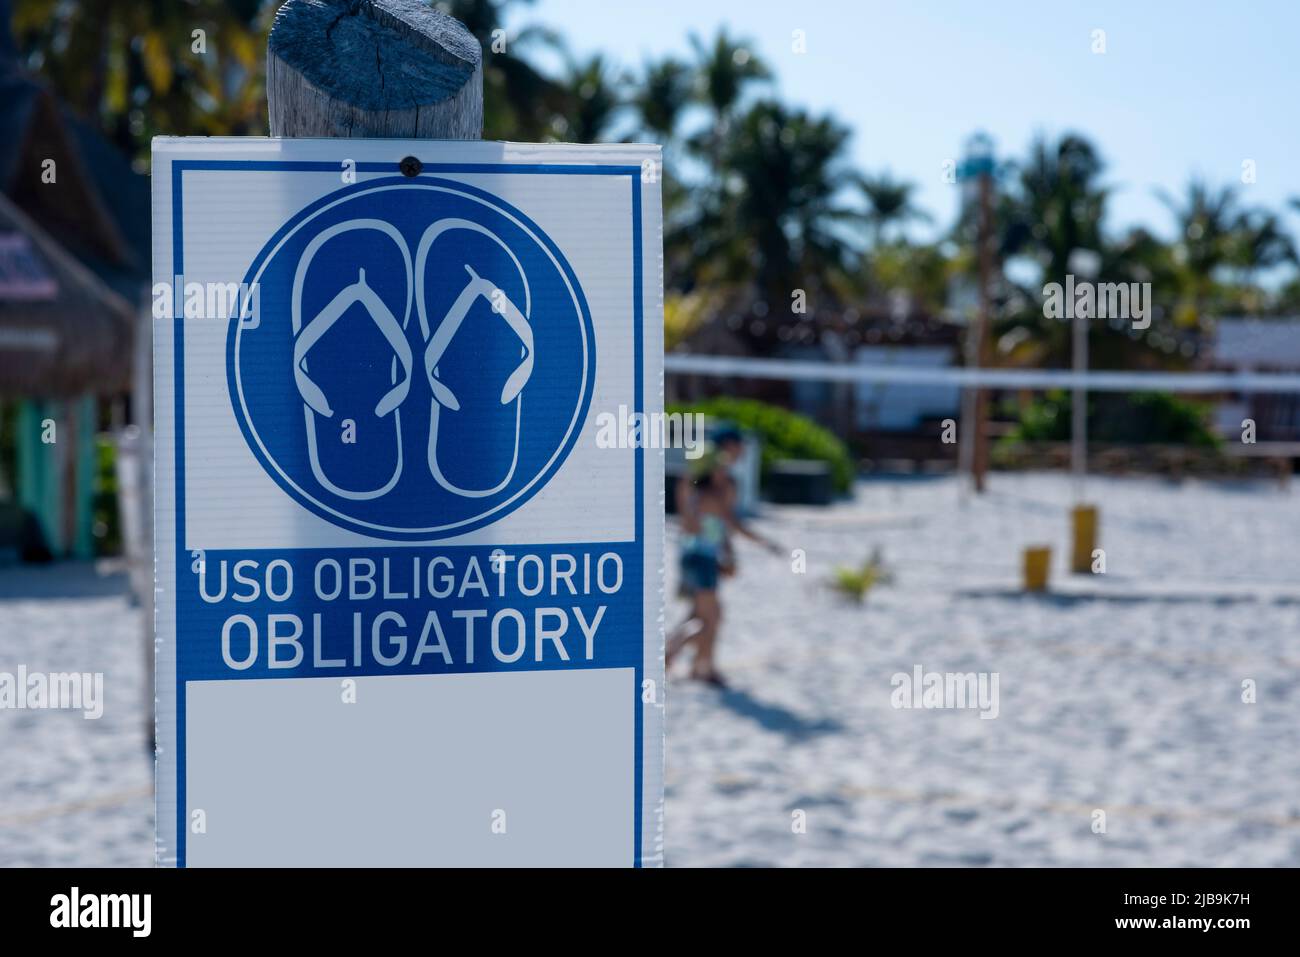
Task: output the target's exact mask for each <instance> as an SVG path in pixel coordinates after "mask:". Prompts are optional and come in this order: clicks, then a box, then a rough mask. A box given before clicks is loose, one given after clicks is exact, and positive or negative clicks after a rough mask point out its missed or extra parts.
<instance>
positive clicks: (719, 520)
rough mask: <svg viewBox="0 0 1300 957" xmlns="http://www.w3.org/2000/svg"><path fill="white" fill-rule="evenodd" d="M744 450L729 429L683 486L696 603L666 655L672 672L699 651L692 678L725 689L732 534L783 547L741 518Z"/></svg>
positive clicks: (685, 562)
mask: <svg viewBox="0 0 1300 957" xmlns="http://www.w3.org/2000/svg"><path fill="white" fill-rule="evenodd" d="M743 451H744V446H743V443H742V441H741V436H740V433H739V432H738V431H736V430H735V429H733V428H725V429H722V430H721V431H719V432H718V433H717V434H716V435H715V436H714V449H713V450H712V451H711V452H710V453H708V454H706V455H704V456H703V457H702V458H701V459H700V460H699V464H698V466H697V467H696V468H695V469H694V470H693V471H692V473H691V474H689V475H686V476H683V477H682V479H681V480H680V481H679V483H678V487H677V503H678V512H679V514H680V515H681V530H682V537H681V557H680V567H681V593H682V594H683V595H684V596H685V597H687V598H689V599H690V602H691V609H690V613H689V614H688V615H687V617H686V620H685V621H683V622H682V623H681V624H680V625H678V626H677V627H676V628H674V629H673V631H672V632H671V634H670V635H669V637H668V642H667V647H666V649H665V652H664V666H665V668H671V667H672V663H673V661H674V660H675V659H676V657H677V656H678V655H679V654H681V652H682V651H683V650H685V649H686V647H687V646H688V645H694V646H695V657H694V659H693V660H692V662H691V669H690V676H691V677H692V678H694V679H695V680H697V681H704V682H707V683H708V684H711V685H714V686H715V687H719V688H725V687H726V686H727V685H726V682H725V681H724V680H723V679H722V676H721V675H720V674H719V673H718V669H717V664H716V662H715V654H716V650H717V642H718V631H719V628H720V627H721V625H722V601H721V598H720V595H719V591H718V586H719V584H720V580H721V578H722V577H723V576H726V577H731V576H732V575H735V573H736V558H735V553H734V551H733V549H732V543H731V535H732V533H733V532H734V533H736V534H739V535H743V536H745V537H746V538H748V539H751V540H752V541H754V542H757V543H758V544H760V545H762V546H764V547H765V548H767V549H769V550H771V551H773V552H779V551H780V547H779V546H778V545H777V544H776V543H775V542H772V541H771V540H769V539H767V538H764V537H763V536H762V535H760V534H758V533H757V532H755V531H753V530H752V529H750V528H749V527H747V526H746V525H745V524H744V523H743V522H742V521H741V519H740V517H739V515H738V514H737V501H738V489H737V487H736V481H735V479H734V478H733V477H732V474H731V468H732V466H733V465H735V463H736V461H737V460H738V459H739V458H740V455H741V453H742V452H743Z"/></svg>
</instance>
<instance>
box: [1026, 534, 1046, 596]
mask: <svg viewBox="0 0 1300 957" xmlns="http://www.w3.org/2000/svg"><path fill="white" fill-rule="evenodd" d="M1051 573H1052V549H1051V548H1050V547H1049V546H1047V545H1030V546H1028V547H1026V548H1025V591H1047V580H1048V578H1050V577H1051Z"/></svg>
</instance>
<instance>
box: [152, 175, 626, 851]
mask: <svg viewBox="0 0 1300 957" xmlns="http://www.w3.org/2000/svg"><path fill="white" fill-rule="evenodd" d="M187 170H193V171H195V172H200V171H216V170H227V171H236V172H301V173H328V174H330V175H331V176H338V175H339V170H340V166H339V164H338V163H333V162H328V161H315V162H311V161H296V162H295V161H279V160H172V161H171V172H172V269H171V272H172V274H173V275H180V276H183V275H184V274H185V259H184V254H185V229H184V212H185V206H184V201H183V182H184V174H185V172H186V171H187ZM356 171H357V172H358V173H388V174H392V173H394V172H395V171H396V172H400V168H399V167H398V164H397V163H357V164H356ZM426 173H445V174H456V173H461V174H465V173H487V174H540V175H558V176H566V175H567V176H627V177H628V178H629V179H630V181H631V185H632V286H633V296H632V315H633V339H634V353H635V356H634V388H633V393H634V394H633V401H634V403H635V408H634V411H635V412H637V413H643V412H644V411H645V401H644V399H645V369H644V361H645V357H644V343H643V328H642V324H643V312H644V310H643V299H644V294H645V289H644V275H643V272H644V270H643V268H642V241H641V167H639V166H607V165H595V164H593V165H582V164H576V163H571V164H560V163H556V164H546V163H427V164H425V165H424V168H423V170H422V172H421V174H420V176H424V175H425V174H426ZM373 182H374V181H373V180H368V181H367V185H369V184H371V183H373ZM358 185H360V184H358ZM467 185H468V184H463V183H457V186H458V187H461V186H467ZM469 188H470V189H473V187H469ZM497 201H498V202H499V201H500V200H497ZM520 215H521V216H522V214H520ZM530 225H531V223H530ZM534 228H535V227H534ZM538 232H539V234H540V233H541V231H540V230H538ZM560 259H561V261H562V262H564V263H565V265H566V266H567V265H568V262H567V258H566V257H563V256H561V257H560ZM570 278H571V280H572V281H573V282H574V286H575V289H576V290H577V291H578V295H579V296H580V297H582V306H583V308H584V309H585V308H586V299H585V297H583V296H582V291H581V286H580V285H579V284H578V283H577V280H576V277H573V276H570ZM584 318H586V319H587V321H588V322H590V315H589V314H588V315H587V316H585V317H584ZM172 328H173V339H174V343H173V378H172V383H173V392H174V395H173V399H174V404H175V407H174V421H175V450H174V451H175V469H176V489H175V495H176V499H175V510H176V556H175V569H174V576H173V583H174V587H176V588H178V589H179V587H180V582H181V572H182V568H188V559H189V549H188V548H187V547H186V543H185V339H184V315H183V310H176V315H175V318H174V319H173V326H172ZM594 368H595V362H594V356H593V362H592V371H593V374H594ZM587 403H588V404H587V407H586V409H584V412H583V418H584V419H585V416H586V412H587V409H589V408H590V395H589V396H588V400H587ZM236 418H238V416H237V417H236ZM240 428H241V430H242V428H243V424H242V423H240ZM575 438H576V434H575ZM644 454H645V453H644V450H643V449H642V448H641V447H640V446H638V447H637V448H636V464H635V473H636V474H635V484H636V533H635V539H634V543H635V544H636V545H637V546H639V547H640V548H644V536H643V534H642V531H643V525H644V522H645V488H644V486H645V474H644V464H645V463H644ZM567 456H568V451H567V450H566V452H565V455H564V457H565V458H567ZM556 464H557V466H558V464H559V463H558V462H557V463H556ZM548 477H549V476H548ZM541 484H542V485H544V484H545V483H541ZM293 500H294V501H295V502H297V501H299V500H298V498H297V496H293ZM480 527H481V526H480ZM419 540H428V539H427V537H425V538H422V539H419ZM640 586H641V588H642V589H644V587H645V582H644V574H643V575H642V579H641V582H640ZM181 605H182V603H181V602H180V601H177V603H176V621H175V623H174V627H175V642H176V866H177V867H184V866H185V845H186V836H187V834H188V827H187V820H186V817H187V813H186V812H187V806H186V800H185V697H186V695H185V685H186V675H185V668H184V666H183V658H184V656H183V648H184V644H183V642H182V641H181V634H180V616H181ZM633 670H634V680H633V691H634V694H633V710H634V715H635V734H636V741H635V751H636V756H635V760H634V763H633V773H634V782H633V799H634V804H635V806H634V809H633V859H632V864H633V866H634V867H640V866H641V858H642V831H643V823H644V822H643V820H642V818H643V811H644V809H643V806H642V805H643V796H642V789H643V786H644V785H643V773H642V765H643V763H644V753H643V752H644V748H643V740H642V739H643V727H642V725H643V719H642V705H641V698H640V694H641V691H640V689H641V684H642V681H643V676H644V671H645V667H644V634H643V638H642V655H641V658H640V659H638V660H637V661H636V662H635V663H634V665H633Z"/></svg>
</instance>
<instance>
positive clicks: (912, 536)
mask: <svg viewBox="0 0 1300 957" xmlns="http://www.w3.org/2000/svg"><path fill="white" fill-rule="evenodd" d="M992 488H993V492H992V494H990V495H989V496H987V497H986V498H984V499H982V500H972V501H971V503H970V504H968V505H967V506H966V507H964V508H962V507H960V506H959V505H958V501H957V493H956V485H955V483H954V482H953V481H952V480H947V479H943V480H916V481H876V482H869V483H864V484H863V485H861V486H860V487H859V489H858V494H857V496H856V498H855V500H854V501H853V502H852V503H847V504H843V505H838V506H836V507H834V508H831V509H821V510H819V509H796V508H781V509H777V508H771V509H768V510H767V511H766V512H765V515H764V518H763V520H762V521H761V522H760V523H759V525H760V527H762V528H763V530H764V531H765V532H767V533H768V534H769V535H771V536H774V537H776V538H778V539H780V540H781V541H782V542H783V543H785V544H787V545H788V546H789V547H790V548H802V549H804V550H805V551H806V553H807V562H808V570H807V573H806V574H802V575H799V574H794V573H792V572H791V570H790V562H789V561H788V560H784V559H781V558H777V557H773V556H769V555H767V554H765V553H763V552H761V551H759V550H758V549H756V548H753V547H751V546H748V545H747V544H745V543H742V544H741V545H740V556H741V560H742V565H743V567H742V570H741V574H740V576H739V577H738V578H737V579H734V580H732V581H730V582H728V584H727V585H726V586H725V589H724V599H725V603H726V609H727V615H728V618H727V621H726V623H725V625H724V629H725V630H724V636H723V640H722V647H721V666H722V668H723V669H724V671H725V673H726V674H727V676H728V677H729V678H730V679H731V681H732V684H733V689H732V690H730V691H727V692H719V691H716V690H714V689H711V688H706V687H703V686H700V685H696V684H694V683H691V682H688V681H686V680H684V679H682V678H678V679H676V680H673V681H672V682H671V683H670V685H669V688H668V709H669V710H668V720H669V745H668V806H667V851H668V861H669V864H670V865H675V866H684V865H738V864H751V865H767V864H772V865H801V864H819V865H875V864H886V865H942V864H991V865H1013V866H1019V865H1120V866H1127V865H1175V866H1177V865H1277V864H1289V865H1297V864H1300V687H1298V680H1297V679H1298V677H1300V649H1297V648H1296V646H1295V643H1296V640H1297V635H1298V634H1300V567H1297V563H1296V560H1295V559H1296V554H1297V552H1296V544H1295V543H1296V542H1297V540H1298V539H1300V505H1298V503H1300V489H1298V490H1297V492H1296V493H1295V496H1292V495H1288V494H1287V493H1285V492H1282V491H1279V490H1278V489H1277V488H1276V486H1274V485H1269V484H1258V485H1254V484H1252V485H1245V484H1240V483H1235V484H1231V485H1222V486H1217V485H1212V484H1206V483H1195V482H1188V483H1184V484H1181V485H1175V484H1170V483H1164V482H1159V481H1154V480H1111V481H1094V482H1093V483H1091V484H1090V487H1089V491H1090V493H1091V495H1090V497H1091V498H1092V499H1093V500H1094V501H1096V502H1098V503H1100V505H1101V510H1102V511H1101V522H1102V531H1101V544H1102V545H1103V546H1104V547H1105V549H1106V559H1107V566H1108V568H1107V572H1108V574H1107V576H1106V577H1105V578H1104V579H1086V580H1083V581H1077V580H1076V581H1070V577H1069V576H1067V575H1065V574H1064V571H1063V569H1064V560H1065V557H1064V550H1065V548H1066V547H1067V545H1068V518H1067V514H1066V509H1067V506H1068V503H1069V501H1070V490H1069V484H1068V482H1067V481H1066V480H1065V479H1063V478H1061V477H1055V476H1004V475H994V476H993V481H992ZM670 531H671V530H670ZM671 537H672V536H671V534H670V539H671ZM1036 543H1044V544H1050V545H1052V547H1053V549H1054V566H1055V567H1054V583H1055V584H1056V585H1058V586H1060V588H1061V589H1062V590H1065V589H1067V588H1068V589H1069V590H1071V591H1072V592H1075V593H1077V592H1088V593H1092V594H1096V593H1101V594H1103V595H1104V596H1109V597H1100V598H1087V599H1083V598H1066V597H1057V598H1027V597H1022V596H1019V595H1017V594H1014V592H1008V591H1007V590H1008V589H1014V587H1015V585H1016V584H1017V582H1018V579H1019V562H1020V549H1021V547H1022V546H1023V545H1026V544H1036ZM874 546H880V547H881V548H882V549H883V550H884V555H885V559H886V562H887V563H888V564H889V565H890V566H892V568H893V571H894V575H895V581H894V582H893V583H892V584H889V585H882V586H880V587H878V588H877V590H875V591H873V593H872V594H871V595H870V597H869V598H868V600H867V603H866V604H865V605H864V606H862V607H856V606H851V605H849V604H847V603H846V602H845V601H844V600H842V599H841V598H839V597H838V596H836V595H835V594H833V593H832V592H831V591H829V590H828V589H827V588H826V587H825V581H826V579H827V578H828V576H829V573H830V570H831V569H832V568H833V566H835V565H836V564H841V563H845V564H847V563H850V562H856V561H858V560H860V559H862V558H865V557H866V555H867V554H868V553H869V552H870V551H871V549H872V547H874ZM670 568H671V569H672V570H671V572H670V582H669V584H670V587H675V583H676V573H675V567H673V566H672V563H671V562H670ZM123 587H124V586H123V583H122V582H121V580H120V579H117V578H112V579H107V580H106V579H99V578H96V577H95V576H94V575H93V573H92V571H91V570H90V569H89V568H86V567H77V566H59V567H56V568H53V569H43V570H26V569H23V570H15V569H4V570H0V670H9V671H12V670H13V669H14V667H16V665H17V664H18V663H24V664H26V665H27V666H28V668H29V669H32V670H47V671H68V670H74V669H75V670H102V671H104V672H105V673H106V695H107V699H108V707H107V710H106V712H105V716H104V717H103V719H101V720H100V721H85V720H83V719H82V718H81V716H80V715H79V714H75V713H65V712H49V711H44V712H0V865H14V864H78V865H132V864H140V865H146V864H149V863H150V862H151V861H152V857H153V846H152V804H151V800H150V798H149V796H148V788H149V784H150V780H151V776H152V773H151V761H150V760H149V759H148V757H147V756H146V754H145V746H144V743H143V737H142V731H141V729H142V726H143V716H142V710H141V709H142V697H141V695H142V683H141V682H142V650H141V648H140V637H139V624H138V613H137V612H136V611H135V610H133V609H131V608H130V607H129V606H128V603H127V601H126V599H125V598H124V597H123V596H122V593H121V591H122V588H123ZM58 595H61V596H77V597H52V596H58ZM1144 595H1154V596H1155V597H1154V598H1151V599H1148V598H1144V597H1143V596H1144ZM681 612H682V605H681V604H680V603H674V605H673V606H672V607H671V608H670V612H669V615H670V618H672V619H673V620H676V618H678V617H680V615H681ZM918 664H919V665H921V666H922V667H923V668H925V669H926V670H927V671H955V672H956V671H959V672H967V671H974V672H984V671H987V672H994V671H996V672H998V673H999V675H1000V685H999V688H1000V702H999V704H1000V714H999V717H998V718H997V719H995V720H981V719H979V717H978V716H977V713H976V712H974V711H924V710H895V709H893V708H892V707H891V706H890V694H891V690H892V689H891V687H890V677H891V675H893V674H894V673H895V672H900V671H901V672H910V671H911V670H912V668H913V667H914V666H915V665H918ZM1244 678H1252V679H1254V680H1255V682H1256V684H1257V686H1258V703H1256V704H1253V705H1248V704H1243V703H1242V701H1241V681H1242V679H1244ZM1094 809H1102V810H1105V812H1106V816H1107V820H1106V824H1107V830H1106V833H1105V834H1094V833H1093V831H1092V829H1091V823H1092V812H1093V810H1094ZM795 810H802V811H804V812H806V816H807V833H806V834H793V833H792V832H791V820H792V812H793V811H795Z"/></svg>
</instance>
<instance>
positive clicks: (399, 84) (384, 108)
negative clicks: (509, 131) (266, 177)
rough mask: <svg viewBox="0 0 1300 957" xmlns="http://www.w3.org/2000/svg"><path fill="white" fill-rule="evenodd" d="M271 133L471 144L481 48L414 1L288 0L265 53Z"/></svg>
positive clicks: (478, 105)
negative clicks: (428, 140)
mask: <svg viewBox="0 0 1300 957" xmlns="http://www.w3.org/2000/svg"><path fill="white" fill-rule="evenodd" d="M266 98H267V103H268V105H269V107H270V113H271V135H272V136H327V137H381V138H382V137H392V138H399V137H400V138H407V139H410V138H419V139H447V140H477V139H481V138H482V136H483V52H482V50H481V49H480V47H479V44H478V41H477V40H476V39H475V38H474V35H473V34H471V33H470V32H469V31H468V30H467V29H465V27H464V26H463V25H462V24H461V23H460V21H458V20H455V19H453V18H452V17H449V16H447V15H446V14H444V13H440V12H439V11H437V10H435V9H434V8H433V7H430V6H426V5H424V4H422V3H420V2H418V0H288V2H287V3H285V4H284V5H283V6H282V7H280V9H279V10H278V11H277V12H276V15H275V23H274V25H273V26H272V28H271V36H270V40H269V42H268V44H267V51H266Z"/></svg>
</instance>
